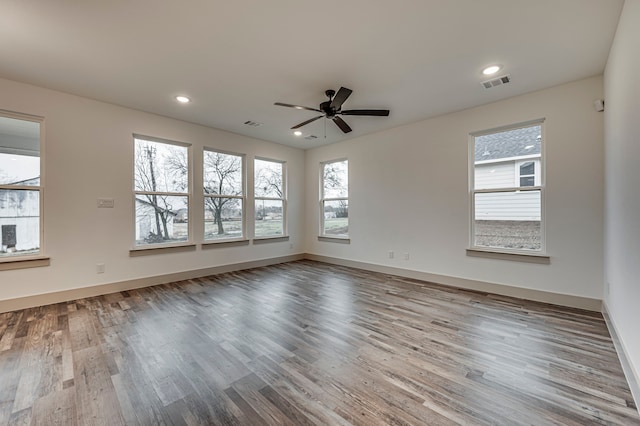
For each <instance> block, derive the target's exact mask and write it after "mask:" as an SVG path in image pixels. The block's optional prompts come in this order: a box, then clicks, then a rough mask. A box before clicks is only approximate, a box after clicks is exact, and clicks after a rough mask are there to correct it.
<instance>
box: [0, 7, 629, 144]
mask: <svg viewBox="0 0 640 426" xmlns="http://www.w3.org/2000/svg"><path fill="white" fill-rule="evenodd" d="M622 3H623V1H622V0H529V1H524V0H482V1H479V0H396V1H389V0H347V1H345V0H342V1H337V0H322V1H313V2H312V1H308V0H269V1H265V0H233V1H229V0H190V1H175V0H102V1H86V0H48V1H18V0H1V8H0V9H1V12H0V76H1V77H4V78H8V79H12V80H17V81H23V82H27V83H31V84H35V85H39V86H44V87H48V88H52V89H57V90H61V91H64V92H69V93H74V94H77V95H81V96H85V97H89V98H93V99H98V100H102V101H106V102H111V103H115V104H119V105H124V106H127V107H130V108H135V109H140V110H144V111H149V112H153V113H157V114H161V115H165V116H169V117H174V118H178V119H181V120H186V121H189V122H193V123H199V124H203V125H206V126H210V127H216V128H219V129H224V130H228V131H231V132H235V133H240V134H243V135H247V136H252V137H257V138H260V139H265V140H269V141H273V142H277V143H282V144H287V145H291V146H295V147H301V148H308V147H312V146H317V145H321V144H325V143H333V142H338V141H341V140H345V139H347V138H352V137H356V136H360V135H363V134H367V133H372V132H376V131H380V130H383V129H388V128H391V127H396V126H400V125H403V124H407V123H411V122H415V121H419V120H422V119H425V118H429V117H433V116H437V115H441V114H444V113H448V112H452V111H457V110H461V109H465V108H469V107H473V106H476V105H481V104H485V103H488V102H492V101H496V100H499V99H504V98H507V97H511V96H515V95H518V94H522V93H525V92H530V91H533V90H538V89H542V88H545V87H550V86H553V85H557V84H561V83H565V82H568V81H572V80H577V79H580V78H584V77H589V76H593V75H598V74H601V73H602V72H603V70H604V66H605V63H606V60H607V55H608V52H609V48H610V45H611V42H612V40H613V36H614V33H615V30H616V26H617V22H618V17H619V15H620V11H621V8H622ZM494 63H498V64H501V65H502V66H503V67H504V68H503V71H502V72H501V73H500V74H498V75H502V74H510V75H511V78H512V83H510V84H509V85H506V86H500V87H496V88H493V89H490V90H486V89H484V88H483V87H482V86H481V85H480V82H481V81H483V80H486V79H487V78H486V77H485V76H483V75H482V74H481V69H482V68H483V67H484V66H486V65H490V64H494ZM340 86H345V87H348V88H350V89H352V90H353V94H352V95H351V97H350V98H349V99H348V100H347V102H345V104H344V106H343V108H344V109H357V108H388V109H391V114H390V116H389V117H388V118H384V117H353V116H349V117H344V119H345V121H347V122H348V123H349V124H350V125H351V127H352V128H353V129H354V131H353V132H352V133H349V134H348V135H344V134H342V132H340V130H339V129H338V128H337V127H336V126H335V124H334V123H332V122H330V121H327V120H325V119H321V120H318V121H316V122H314V123H312V124H309V125H307V126H305V127H303V128H302V129H301V130H303V131H304V135H308V134H313V135H316V136H318V139H316V140H315V141H309V140H305V139H302V138H298V137H295V136H293V134H292V131H291V130H289V128H290V127H291V126H293V125H295V124H298V123H300V122H302V121H304V120H307V119H309V118H312V117H313V116H314V115H317V114H316V113H315V112H312V111H300V110H295V109H289V108H283V107H278V106H274V105H273V103H274V102H284V103H291V104H298V105H305V106H309V107H314V108H317V107H318V105H319V104H320V102H322V101H324V100H325V99H326V98H325V97H324V91H325V90H326V89H335V90H337V89H338V88H339V87H340ZM178 94H185V95H187V96H189V97H191V98H192V99H193V102H192V103H191V104H188V105H179V104H178V103H177V102H175V100H174V96H176V95H178ZM247 120H253V121H257V122H260V123H263V124H262V126H260V127H249V126H246V125H244V124H243V123H244V122H245V121H247ZM325 123H326V138H325Z"/></svg>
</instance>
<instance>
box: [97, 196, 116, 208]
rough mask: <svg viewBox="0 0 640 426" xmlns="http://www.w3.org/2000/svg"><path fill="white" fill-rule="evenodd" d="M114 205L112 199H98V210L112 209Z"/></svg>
mask: <svg viewBox="0 0 640 426" xmlns="http://www.w3.org/2000/svg"><path fill="white" fill-rule="evenodd" d="M114 205H115V201H114V200H113V198H98V208H99V209H112V208H113V207H114Z"/></svg>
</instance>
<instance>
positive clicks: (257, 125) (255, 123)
mask: <svg viewBox="0 0 640 426" xmlns="http://www.w3.org/2000/svg"><path fill="white" fill-rule="evenodd" d="M244 124H246V125H247V126H251V127H259V126H262V123H258V122H257V121H251V120H247V121H245V122H244Z"/></svg>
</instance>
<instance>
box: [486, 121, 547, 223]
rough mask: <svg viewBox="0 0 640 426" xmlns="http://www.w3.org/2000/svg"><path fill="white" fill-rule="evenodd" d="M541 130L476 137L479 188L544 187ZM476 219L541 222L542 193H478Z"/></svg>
mask: <svg viewBox="0 0 640 426" xmlns="http://www.w3.org/2000/svg"><path fill="white" fill-rule="evenodd" d="M541 140H542V135H541V134H540V128H539V127H528V128H524V129H519V130H512V131H509V132H508V133H497V134H491V135H486V136H479V137H476V142H475V189H490V188H517V187H525V186H540V185H541V169H540V155H541ZM475 209H476V210H475V213H476V214H475V218H476V220H522V221H539V220H540V193H539V192H537V191H524V192H494V193H487V194H477V198H476V203H475Z"/></svg>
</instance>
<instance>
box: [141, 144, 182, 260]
mask: <svg viewBox="0 0 640 426" xmlns="http://www.w3.org/2000/svg"><path fill="white" fill-rule="evenodd" d="M136 139H140V140H144V141H149V142H156V143H163V144H167V145H175V146H181V147H184V148H187V162H188V164H187V168H188V171H187V179H188V182H187V192H186V193H183V192H160V191H156V192H154V191H136V189H135V161H136V160H135V144H136ZM133 149H134V156H133V163H132V166H133V173H132V176H133V177H134V182H133V226H134V230H135V226H136V223H135V221H136V196H137V195H138V194H140V195H153V194H156V195H168V196H176V197H185V196H186V197H187V210H188V216H187V233H188V234H189V237H188V239H187V240H186V241H170V242H166V243H156V244H138V243H137V241H136V237H135V231H134V235H133V246H132V249H130V250H129V253H130V254H131V253H134V252H141V251H145V250H149V251H153V250H157V249H162V248H168V249H171V248H175V247H183V246H190V245H193V244H194V242H193V224H192V220H191V219H192V217H193V212H192V210H193V209H192V204H193V202H192V201H193V149H192V145H191V144H190V143H186V142H179V141H173V140H170V139H163V138H158V137H153V136H146V135H142V134H138V133H134V134H133Z"/></svg>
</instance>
